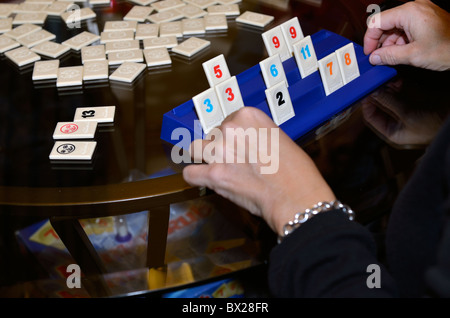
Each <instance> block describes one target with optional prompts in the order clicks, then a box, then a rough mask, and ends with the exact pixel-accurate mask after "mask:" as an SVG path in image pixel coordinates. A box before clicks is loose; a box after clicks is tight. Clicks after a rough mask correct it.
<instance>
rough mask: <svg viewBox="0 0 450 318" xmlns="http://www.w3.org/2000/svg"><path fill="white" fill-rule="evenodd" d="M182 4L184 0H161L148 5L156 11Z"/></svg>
mask: <svg viewBox="0 0 450 318" xmlns="http://www.w3.org/2000/svg"><path fill="white" fill-rule="evenodd" d="M184 5H185V4H184V2H183V1H181V0H163V1H157V2H154V3H152V4H151V5H150V6H151V7H152V8H153V9H155V10H156V11H158V12H163V11H167V10H171V9H175V8H180V7H183V6H184Z"/></svg>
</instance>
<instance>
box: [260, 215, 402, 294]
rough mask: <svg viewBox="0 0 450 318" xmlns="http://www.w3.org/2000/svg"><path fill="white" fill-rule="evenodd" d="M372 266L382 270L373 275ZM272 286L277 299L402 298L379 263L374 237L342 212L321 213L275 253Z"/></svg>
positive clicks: (270, 277) (276, 249)
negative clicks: (374, 284) (377, 283)
mask: <svg viewBox="0 0 450 318" xmlns="http://www.w3.org/2000/svg"><path fill="white" fill-rule="evenodd" d="M371 264H376V265H378V266H379V267H378V268H379V271H377V270H372V269H371V268H369V271H368V266H369V265H371ZM376 272H378V273H379V274H380V275H379V276H378V277H379V278H380V279H379V281H378V282H379V285H378V286H377V285H376V286H375V287H374V286H373V284H372V283H376V282H377V279H376V277H375V276H371V275H376ZM368 280H369V284H368V283H367V282H368ZM269 286H270V289H271V292H272V293H273V295H274V296H275V297H286V298H287V297H383V298H387V297H396V296H397V291H396V286H395V283H394V281H393V279H392V278H391V277H390V275H389V273H388V272H387V270H386V269H385V268H384V267H383V266H382V265H380V264H379V263H378V262H377V258H376V245H375V242H374V240H373V238H372V235H371V233H370V232H369V231H368V230H367V229H366V228H364V227H363V226H362V225H360V224H358V223H356V222H353V221H349V220H348V217H347V216H346V215H345V214H344V213H342V212H340V211H329V212H323V213H321V214H318V215H317V216H315V217H314V218H312V219H311V220H309V221H308V222H306V223H304V224H303V225H302V226H301V227H300V228H299V229H297V230H295V231H294V232H293V233H292V234H291V235H289V236H288V237H286V238H285V239H284V240H283V242H282V243H281V244H279V245H278V246H276V247H275V248H274V249H273V250H272V252H271V255H270V263H269ZM369 286H370V287H374V288H370V287H369ZM377 287H379V288H377Z"/></svg>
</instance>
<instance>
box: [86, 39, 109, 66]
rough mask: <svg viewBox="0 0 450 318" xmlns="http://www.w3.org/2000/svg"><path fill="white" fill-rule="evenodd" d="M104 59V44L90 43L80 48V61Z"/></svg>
mask: <svg viewBox="0 0 450 318" xmlns="http://www.w3.org/2000/svg"><path fill="white" fill-rule="evenodd" d="M101 60H106V51H105V45H103V44H99V45H90V46H85V47H82V48H81V62H82V63H83V64H84V63H85V62H86V61H101Z"/></svg>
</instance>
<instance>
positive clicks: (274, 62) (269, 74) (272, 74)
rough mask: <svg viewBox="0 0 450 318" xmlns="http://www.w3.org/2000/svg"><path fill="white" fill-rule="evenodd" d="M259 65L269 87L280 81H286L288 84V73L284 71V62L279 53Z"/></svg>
mask: <svg viewBox="0 0 450 318" xmlns="http://www.w3.org/2000/svg"><path fill="white" fill-rule="evenodd" d="M259 66H260V67H261V73H262V75H263V79H264V82H265V83H266V87H267V88H270V87H272V86H274V85H276V84H278V83H280V82H286V84H287V78H286V73H285V72H284V67H283V63H282V62H281V59H280V56H279V55H278V54H276V55H274V56H270V57H268V58H266V59H264V60H263V61H261V62H259Z"/></svg>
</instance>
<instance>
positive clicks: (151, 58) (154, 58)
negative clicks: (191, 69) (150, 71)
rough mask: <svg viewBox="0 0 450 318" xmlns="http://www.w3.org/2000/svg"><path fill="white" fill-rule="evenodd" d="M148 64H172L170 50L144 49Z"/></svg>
mask: <svg viewBox="0 0 450 318" xmlns="http://www.w3.org/2000/svg"><path fill="white" fill-rule="evenodd" d="M143 53H144V57H145V62H146V64H147V66H149V67H151V66H162V65H169V64H172V59H171V58H170V55H169V51H168V50H167V49H166V48H164V47H163V48H156V49H144V51H143Z"/></svg>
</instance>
